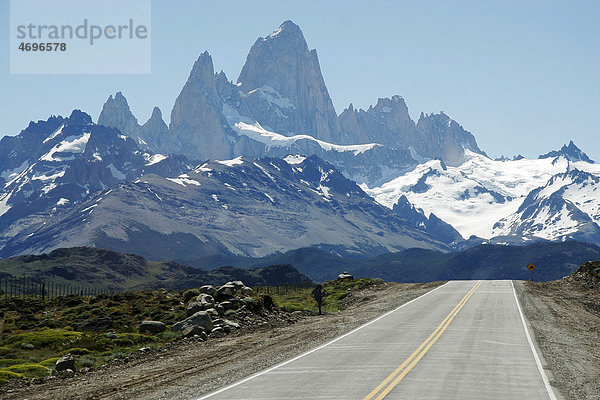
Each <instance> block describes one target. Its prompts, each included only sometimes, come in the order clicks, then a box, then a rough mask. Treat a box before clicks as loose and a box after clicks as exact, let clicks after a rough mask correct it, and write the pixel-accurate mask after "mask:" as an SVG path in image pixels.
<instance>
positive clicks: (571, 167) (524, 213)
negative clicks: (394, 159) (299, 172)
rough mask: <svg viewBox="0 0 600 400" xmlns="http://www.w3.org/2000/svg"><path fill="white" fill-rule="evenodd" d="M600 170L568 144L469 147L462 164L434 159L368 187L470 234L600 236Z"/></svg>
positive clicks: (389, 201) (384, 199) (382, 198)
mask: <svg viewBox="0 0 600 400" xmlns="http://www.w3.org/2000/svg"><path fill="white" fill-rule="evenodd" d="M570 146H571V147H575V148H576V146H575V145H574V144H573V143H571V144H570ZM577 150H578V151H580V150H579V149H577ZM584 155H585V154H584ZM585 157H587V156H585ZM599 177H600V165H599V164H595V163H591V162H587V161H581V158H579V157H578V158H574V157H572V155H571V154H570V153H569V152H568V151H566V147H565V148H563V149H562V151H559V152H556V153H555V154H554V155H553V157H544V158H539V159H537V160H528V159H524V158H522V159H518V160H506V161H495V160H491V159H489V158H488V157H486V156H483V155H481V154H476V153H473V152H470V151H469V150H466V152H465V161H464V162H463V163H462V164H461V165H458V166H455V167H452V166H447V165H445V164H444V163H443V162H442V161H439V160H431V161H428V162H426V163H423V164H420V165H418V166H417V167H416V168H415V169H413V170H412V171H410V172H408V173H406V174H404V175H402V176H399V177H398V178H396V179H393V180H391V181H389V182H387V183H385V184H383V185H381V186H379V187H373V188H369V187H368V186H367V185H362V187H363V189H364V190H365V191H366V192H367V193H369V194H370V195H371V196H373V197H374V198H375V199H376V200H377V201H378V202H379V203H381V204H383V205H385V206H386V207H389V208H393V207H394V205H395V204H396V203H397V202H398V200H399V199H400V198H401V197H405V198H406V199H407V200H408V201H409V202H410V203H411V204H413V205H415V206H416V207H418V208H419V209H421V210H422V211H423V212H424V214H425V215H429V214H430V213H435V214H436V216H438V217H439V218H441V219H442V220H444V221H445V222H447V223H449V224H450V225H452V226H453V227H454V228H456V230H458V231H459V232H460V233H461V235H462V236H463V237H464V238H465V239H468V238H470V237H471V236H476V237H479V238H483V239H492V238H495V237H507V238H502V239H498V240H499V241H500V242H502V241H511V242H514V241H515V240H516V241H528V240H532V239H535V238H538V239H540V238H541V239H546V240H565V239H569V238H577V239H580V240H585V241H591V242H596V243H598V239H599V238H600V237H599V236H598V234H599V233H600V228H599V226H598V225H597V224H598V222H600V212H599V211H600V187H599V186H598V179H599ZM550 199H551V200H550ZM583 225H586V229H585V230H584V229H581V228H582V227H583ZM594 225H596V226H595V227H594ZM584 231H585V233H584ZM511 237H513V238H512V239H510V238H511Z"/></svg>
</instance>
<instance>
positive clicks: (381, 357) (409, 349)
mask: <svg viewBox="0 0 600 400" xmlns="http://www.w3.org/2000/svg"><path fill="white" fill-rule="evenodd" d="M384 398H385V399H457V400H458V399H460V400H467V399H477V400H481V399H527V400H535V399H544V400H548V399H550V400H553V399H556V397H555V395H554V393H553V392H552V389H551V387H550V385H549V384H548V380H547V377H546V375H545V373H544V371H543V369H542V365H541V363H540V361H539V359H538V356H537V353H536V352H535V350H534V348H533V344H532V343H531V339H530V337H529V333H528V332H527V329H526V327H525V324H524V319H523V317H522V313H521V310H520V307H519V306H518V304H517V300H516V296H515V294H514V290H513V287H512V284H511V282H510V281H452V282H449V283H447V284H445V285H443V286H441V287H438V288H437V289H434V290H433V291H431V292H429V293H427V294H425V295H424V296H421V297H419V298H418V299H415V300H413V301H412V302H410V303H407V304H405V305H403V306H402V307H400V308H398V309H396V310H394V311H392V312H390V313H387V314H385V315H384V316H382V317H380V318H378V319H376V320H374V321H371V322H370V323H368V324H366V325H363V326H362V327H360V328H358V329H356V330H354V331H352V332H350V333H349V334H347V335H344V336H342V337H340V338H337V339H335V340H334V341H332V342H329V343H328V344H326V345H323V346H321V347H318V348H316V349H314V350H311V351H310V352H308V353H305V354H303V355H301V356H299V357H296V358H294V359H292V360H289V361H287V362H285V363H282V364H280V365H278V366H275V367H273V368H270V369H268V370H265V371H262V372H260V373H258V374H256V375H254V376H251V377H249V378H247V379H244V380H242V381H240V382H237V383H235V384H233V385H231V386H229V387H226V388H223V389H221V390H219V391H216V392H214V393H211V394H209V395H206V396H204V397H202V398H201V399H214V400H217V399H228V400H234V399H256V400H269V399H273V400H275V399H277V400H285V399H365V400H371V399H378V400H379V399H384Z"/></svg>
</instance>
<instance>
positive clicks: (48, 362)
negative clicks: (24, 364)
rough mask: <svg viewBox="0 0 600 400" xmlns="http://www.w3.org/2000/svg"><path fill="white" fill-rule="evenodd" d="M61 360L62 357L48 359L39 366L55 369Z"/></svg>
mask: <svg viewBox="0 0 600 400" xmlns="http://www.w3.org/2000/svg"><path fill="white" fill-rule="evenodd" d="M59 359H60V357H52V358H48V359H47V360H44V361H42V362H40V363H39V364H40V365H43V366H44V367H48V368H54V366H55V365H56V362H57V361H58V360H59Z"/></svg>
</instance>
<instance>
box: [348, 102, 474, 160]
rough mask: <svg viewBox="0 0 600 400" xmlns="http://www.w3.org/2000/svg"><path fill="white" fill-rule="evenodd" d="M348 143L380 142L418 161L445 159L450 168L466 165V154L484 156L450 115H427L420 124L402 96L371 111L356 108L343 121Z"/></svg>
mask: <svg viewBox="0 0 600 400" xmlns="http://www.w3.org/2000/svg"><path fill="white" fill-rule="evenodd" d="M339 120H340V126H341V129H342V132H343V134H342V138H343V140H344V142H345V143H349V144H350V143H367V142H376V143H381V144H383V145H385V146H390V147H393V148H402V149H410V150H411V153H412V155H413V157H415V158H417V159H423V160H428V159H436V158H437V159H441V160H442V161H444V162H445V163H446V164H448V165H458V164H461V163H462V162H463V159H464V150H465V149H469V150H471V151H474V152H476V153H480V154H484V153H483V152H482V151H481V150H480V149H479V147H478V146H477V142H476V140H475V137H474V136H473V135H472V134H471V133H470V132H468V131H466V130H465V129H463V127H462V126H460V124H458V123H457V122H456V121H454V120H453V119H452V118H451V117H450V116H449V115H448V114H446V113H444V112H440V113H439V114H429V115H425V114H423V113H421V117H420V118H419V121H418V122H417V124H415V123H414V122H413V120H412V119H411V118H410V116H409V114H408V107H407V106H406V103H405V102H404V99H403V98H402V97H400V96H397V95H396V96H393V97H392V98H390V99H387V98H383V99H379V100H378V101H377V104H376V105H375V106H371V107H369V109H368V110H366V111H365V110H362V109H361V110H355V109H354V107H353V106H352V104H350V107H348V108H347V109H346V110H344V112H343V113H342V114H340V117H339Z"/></svg>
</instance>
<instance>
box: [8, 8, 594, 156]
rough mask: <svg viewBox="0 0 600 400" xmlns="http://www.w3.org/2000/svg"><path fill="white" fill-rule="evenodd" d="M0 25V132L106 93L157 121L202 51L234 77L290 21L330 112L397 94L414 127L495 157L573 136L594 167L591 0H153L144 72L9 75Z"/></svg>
mask: <svg viewBox="0 0 600 400" xmlns="http://www.w3.org/2000/svg"><path fill="white" fill-rule="evenodd" d="M49 4H50V3H49ZM73 12H74V13H77V12H78V11H73ZM0 18H2V19H1V21H2V24H1V26H2V27H3V28H2V31H1V34H0V51H2V54H4V56H3V57H2V59H1V60H2V61H1V65H0V88H2V93H3V96H1V100H0V120H1V121H2V123H1V124H0V136H3V135H15V134H18V133H19V131H20V130H21V129H24V128H25V127H26V126H27V124H28V122H29V121H30V120H38V119H46V118H47V117H48V116H49V115H51V114H60V115H68V114H69V113H70V111H71V110H72V109H73V108H80V109H82V110H84V111H86V112H88V113H90V114H91V115H92V118H94V120H96V118H97V117H98V114H99V112H100V110H101V108H102V104H103V103H104V101H105V100H106V98H107V97H108V96H109V95H110V94H113V93H115V92H116V91H122V92H123V94H124V95H125V97H127V99H128V101H129V105H130V107H131V109H132V111H133V113H134V114H135V115H136V117H137V118H138V120H139V122H140V123H143V122H145V121H146V120H147V119H148V118H149V117H150V114H151V111H152V108H153V107H154V106H155V105H157V106H159V107H160V108H161V110H162V112H163V116H164V117H165V119H166V120H167V122H168V119H169V115H170V112H171V108H172V106H173V103H174V101H175V98H176V97H177V95H178V94H179V91H180V90H181V88H182V86H183V84H184V83H185V81H186V79H187V76H188V74H189V71H190V69H191V67H192V64H193V62H194V60H195V59H196V58H197V57H198V55H199V54H200V53H201V52H202V51H204V50H208V51H209V53H211V55H212V56H213V61H214V63H215V70H216V71H219V70H223V71H224V72H225V73H226V74H227V76H228V78H229V79H230V80H234V81H235V80H236V79H237V76H238V74H239V72H240V70H241V67H242V65H243V63H244V61H245V58H246V55H247V53H248V50H249V49H250V47H251V45H252V44H253V43H254V41H255V40H256V38H258V37H259V36H265V35H267V34H269V33H270V32H272V31H273V30H275V29H276V28H277V27H278V26H279V25H280V24H281V22H283V21H284V20H286V19H291V20H293V21H294V22H295V23H297V24H298V25H299V26H300V27H301V28H302V30H303V32H304V35H305V38H306V40H307V42H308V45H309V47H310V48H316V49H317V52H318V54H319V60H320V63H321V70H322V72H323V75H324V77H325V83H326V84H327V87H328V89H329V93H330V95H331V97H332V99H333V102H334V105H335V107H336V110H337V112H338V113H341V112H342V111H343V109H344V108H346V107H347V106H348V104H349V103H350V102H352V103H353V104H354V106H355V107H360V108H368V106H369V105H371V104H375V103H376V102H377V98H379V97H389V96H392V95H394V94H399V95H401V96H403V97H404V99H405V101H406V103H407V105H408V107H409V111H410V114H411V116H412V117H413V119H417V118H418V116H419V114H420V112H421V111H424V112H426V113H431V112H439V111H441V110H443V111H446V112H447V113H448V114H450V115H451V116H452V117H453V118H454V119H455V120H457V121H458V122H459V123H461V124H462V125H463V126H464V127H465V129H467V130H469V131H471V132H472V133H473V134H474V135H475V137H476V138H477V141H478V143H479V145H480V147H481V148H482V149H483V150H485V151H486V152H487V153H488V154H489V155H491V156H494V157H496V156H500V155H501V154H505V155H514V154H517V153H521V154H523V155H525V156H528V157H536V156H537V155H539V154H541V153H545V152H547V151H550V150H553V149H556V148H558V147H560V146H561V145H562V144H564V143H567V142H568V141H569V140H571V139H572V140H574V141H575V143H576V144H577V145H578V146H579V147H581V148H582V149H583V150H584V151H585V152H587V153H588V155H590V157H592V158H594V159H595V160H600V128H599V127H600V112H599V110H600V47H599V43H600V24H598V22H597V21H599V20H600V2H598V1H575V2H567V1H534V0H528V1H526V2H522V1H506V0H504V1H492V0H486V1H452V0H446V1H376V0H371V1H360V0H359V1H352V2H350V1H312V0H309V1H306V0H305V1H286V2H282V1H193V2H192V1H181V0H179V1H153V2H152V26H151V33H152V73H151V74H149V75H11V74H10V73H9V56H8V54H9V28H8V22H9V1H8V0H0Z"/></svg>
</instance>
